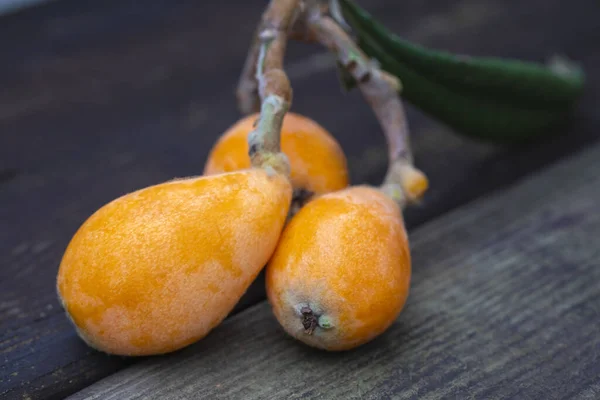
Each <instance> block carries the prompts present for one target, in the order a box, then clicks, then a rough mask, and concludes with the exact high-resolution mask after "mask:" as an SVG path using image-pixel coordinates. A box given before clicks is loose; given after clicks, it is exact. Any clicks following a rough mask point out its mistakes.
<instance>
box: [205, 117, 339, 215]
mask: <svg viewBox="0 0 600 400" xmlns="http://www.w3.org/2000/svg"><path fill="white" fill-rule="evenodd" d="M257 118H258V114H252V115H249V116H246V117H244V118H242V119H240V120H239V121H238V122H236V123H235V124H234V125H232V126H231V127H230V128H229V129H227V130H226V131H225V132H224V133H223V135H222V136H221V137H220V138H219V140H218V141H217V142H216V143H215V145H214V146H213V148H212V149H211V152H210V154H209V156H208V159H207V161H206V164H205V167H204V174H205V175H212V174H218V173H222V172H230V171H236V170H239V169H245V168H248V167H249V166H250V158H249V157H248V140H247V138H248V134H249V133H250V132H251V131H252V130H253V129H254V126H253V125H254V122H255V121H256V120H257ZM281 150H282V152H283V153H284V154H285V155H286V156H287V158H288V161H289V164H290V167H291V181H292V185H293V187H294V203H295V204H294V207H295V208H299V207H301V206H302V205H303V204H304V203H305V202H306V201H307V200H308V199H310V198H312V196H313V195H320V194H323V193H328V192H332V191H336V190H339V189H343V188H345V187H347V186H348V180H349V174H348V167H347V160H346V156H345V155H344V152H343V150H342V148H341V147H340V145H339V143H338V142H337V141H336V140H335V138H334V137H333V136H332V135H331V134H330V133H329V132H328V131H327V130H326V129H325V128H323V127H322V126H321V125H319V124H318V123H316V122H315V121H313V120H312V119H310V118H307V117H305V116H302V115H300V114H297V113H293V112H287V113H286V114H285V117H284V119H283V126H282V129H281Z"/></svg>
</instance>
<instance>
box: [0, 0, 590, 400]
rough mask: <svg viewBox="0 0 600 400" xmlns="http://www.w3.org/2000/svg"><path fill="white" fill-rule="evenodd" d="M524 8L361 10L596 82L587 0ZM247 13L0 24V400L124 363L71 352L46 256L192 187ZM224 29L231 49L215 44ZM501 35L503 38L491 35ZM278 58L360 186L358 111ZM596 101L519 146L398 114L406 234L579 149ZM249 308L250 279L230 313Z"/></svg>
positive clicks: (421, 33) (130, 6)
mask: <svg viewBox="0 0 600 400" xmlns="http://www.w3.org/2000/svg"><path fill="white" fill-rule="evenodd" d="M540 4H541V3H536V2H533V3H528V4H526V5H518V4H517V3H515V2H508V3H506V5H504V3H502V4H501V3H499V2H498V1H494V0H477V1H466V2H465V1H462V2H456V3H446V2H443V1H441V0H439V1H438V0H436V1H431V2H427V6H426V7H425V6H420V5H417V4H399V3H395V2H390V1H387V0H378V1H372V2H369V5H368V7H369V10H372V11H373V12H374V13H375V14H376V15H377V16H378V17H380V18H382V20H384V22H386V23H387V24H388V25H389V26H391V27H392V28H394V29H395V30H396V31H398V32H400V33H402V34H405V35H406V36H407V37H409V38H411V39H413V40H415V41H417V42H421V43H425V44H429V45H433V46H437V47H442V48H448V49H451V50H455V51H460V52H464V53H468V54H496V55H506V56H518V57H522V58H526V59H536V60H541V59H543V58H544V57H545V56H546V55H547V54H549V53H552V52H560V53H565V54H567V55H568V56H570V57H573V58H575V59H577V60H581V61H582V62H583V63H584V64H585V65H586V66H587V68H588V69H589V70H590V71H592V70H594V68H596V69H597V67H598V66H599V65H600V49H598V47H597V46H595V44H596V43H597V42H598V39H600V33H599V32H598V31H597V29H595V22H596V21H595V19H594V14H593V13H591V12H589V10H590V7H592V5H593V4H595V3H593V2H592V1H591V0H589V1H584V2H579V3H577V4H570V5H569V7H566V8H565V7H564V2H563V1H558V0H552V1H547V2H544V7H541V6H540ZM263 5H264V2H262V1H258V0H256V1H255V2H254V3H252V2H248V1H242V0H239V1H238V0H236V1H234V2H233V3H231V2H229V3H228V7H224V6H220V5H219V3H211V2H209V3H206V4H204V3H203V4H202V6H201V7H200V6H198V5H197V4H195V3H192V2H185V1H167V0H151V1H150V2H145V3H144V6H143V7H142V6H141V5H140V3H139V2H137V1H134V0H127V1H117V0H107V1H104V2H93V1H91V0H83V1H75V0H61V1H60V2H55V3H52V4H47V5H44V6H41V7H39V8H34V9H30V10H27V11H26V12H22V13H19V14H15V15H13V16H10V17H7V18H5V19H3V20H2V22H3V23H2V24H1V25H0V50H2V54H3V55H5V57H6V58H7V59H11V60H12V62H10V63H1V64H0V84H1V85H2V88H3V89H2V91H0V220H1V221H2V224H3V226H8V227H9V229H4V230H1V231H0V264H1V265H2V266H3V268H2V269H0V352H1V353H2V357H3V358H2V361H3V365H2V366H0V396H5V397H8V398H12V397H21V396H23V395H27V396H29V397H30V398H44V399H52V398H57V399H62V398H63V397H64V396H66V395H67V394H69V393H72V392H73V391H75V390H78V389H81V388H83V387H85V386H86V385H87V384H89V383H90V382H93V381H95V380H97V379H99V378H101V377H103V376H106V375H107V374H109V373H111V372H113V371H115V370H117V369H119V368H122V367H124V366H127V365H129V363H131V362H133V361H134V360H125V359H121V358H116V357H108V356H105V355H102V354H99V353H96V352H93V351H91V350H90V349H89V348H87V347H85V346H84V345H82V343H81V342H80V341H79V340H78V339H77V337H76V335H75V333H74V331H73V329H72V327H71V326H70V325H69V323H68V322H67V320H66V318H65V317H64V315H63V314H62V311H61V309H60V307H59V306H58V303H57V300H56V295H55V290H54V279H55V275H56V269H57V267H58V263H59V261H60V257H61V255H62V252H63V251H64V248H65V246H66V244H67V243H68V240H69V238H70V237H71V235H72V234H73V232H74V231H75V229H77V227H78V226H79V224H80V223H81V222H82V221H83V220H84V219H85V218H86V217H87V216H89V214H90V213H92V212H93V211H94V210H95V209H97V208H98V207H99V206H101V205H102V204H104V203H105V202H107V201H109V200H111V199H112V198H114V197H116V196H118V195H120V194H122V193H125V192H127V191H131V190H134V189H137V188H139V187H142V186H145V185H149V184H153V183H157V182H160V181H163V180H167V179H171V178H173V177H176V176H185V175H193V174H197V173H199V171H200V170H201V166H202V164H203V162H204V159H205V157H206V154H207V153H208V151H209V148H210V146H211V145H212V143H213V142H214V140H215V139H216V136H217V135H218V134H219V132H222V131H223V130H224V129H225V128H226V127H227V126H229V125H230V124H231V123H232V122H233V121H234V120H235V119H236V118H238V114H237V111H236V110H235V105H234V104H233V86H234V85H235V82H236V80H237V74H238V72H239V69H240V68H241V65H242V63H243V59H244V57H245V51H246V46H247V41H248V35H249V34H250V33H251V32H252V30H253V29H254V25H255V24H256V21H257V19H258V16H259V15H260V12H261V8H262V6H263ZM229 6H231V7H229ZM232 7H233V8H234V9H235V10H236V13H233V14H232V13H230V12H229V10H230V9H231V8H232ZM473 10H474V11H473ZM532 15H535V16H536V17H535V18H534V17H532ZM227 26H234V27H236V29H237V30H239V32H246V34H244V33H240V34H236V35H230V34H222V32H223V28H224V27H227ZM506 26H510V27H511V29H510V32H511V34H510V35H498V34H497V32H498V31H499V30H504V29H505V27H506ZM473 32H477V35H474V34H473ZM523 37H527V38H528V39H527V41H526V42H524V41H523V39H522V38H523ZM15 38H19V39H18V40H16V39H15ZM289 51H290V52H289V59H288V65H289V71H290V75H291V77H292V83H293V84H294V86H295V88H296V91H295V100H294V110H295V111H298V112H301V113H304V114H307V115H310V116H312V117H314V118H315V119H316V120H317V121H319V122H321V123H322V124H323V125H325V126H326V127H327V128H328V129H330V130H331V131H332V132H333V133H334V134H335V135H336V136H337V137H338V139H339V140H340V142H341V143H342V145H343V146H344V149H345V150H346V153H347V154H348V157H349V160H350V167H351V174H352V178H353V181H354V182H365V181H366V182H377V181H378V180H379V179H380V178H381V177H382V176H383V173H384V171H385V163H386V160H385V151H384V150H383V138H382V137H381V135H379V134H376V133H375V134H374V132H379V127H378V125H377V123H376V121H375V119H374V117H373V115H372V113H371V111H370V110H369V109H368V108H367V107H366V106H365V104H364V102H363V101H362V99H361V98H360V96H359V94H358V93H352V94H350V95H348V96H345V95H343V94H342V93H341V91H340V89H339V86H338V84H337V80H336V77H335V72H334V71H333V69H332V68H331V63H330V62H328V61H327V59H326V58H324V57H322V55H321V54H322V53H320V50H318V49H315V48H313V47H308V46H301V45H294V46H290V50H289ZM207 54H210V55H211V57H207ZM324 60H325V61H324ZM599 89H600V81H599V77H598V76H596V75H590V83H589V87H588V92H587V93H586V96H585V98H584V101H583V102H582V107H581V108H580V111H579V112H578V115H577V116H576V120H575V124H574V125H573V128H572V132H570V133H569V136H568V137H563V138H561V139H557V140H553V141H552V142H548V143H545V144H542V145H540V146H539V147H536V148H524V149H512V150H505V149H498V148H494V147H492V146H486V145H481V144H476V143H473V142H470V141H467V140H464V139H462V138H460V137H456V136H454V135H452V134H451V133H450V132H448V131H447V130H446V129H445V128H444V127H442V126H440V125H439V124H437V123H435V122H434V121H431V120H429V119H427V118H426V117H424V116H423V115H421V114H420V113H419V112H417V111H416V110H414V109H409V116H410V118H411V125H412V127H413V130H414V133H415V139H414V145H415V153H416V158H417V161H418V162H419V165H420V166H421V167H422V168H423V169H424V170H426V171H427V173H428V174H429V175H430V178H431V182H432V190H431V192H430V193H429V195H428V197H427V198H426V199H425V201H424V204H423V206H422V207H421V208H418V209H414V210H411V211H410V212H409V213H408V215H407V220H408V225H409V227H410V228H413V227H416V226H418V225H420V224H422V223H423V222H425V221H428V220H430V219H432V218H433V217H435V216H438V215H441V214H443V213H444V212H446V211H447V210H449V209H452V208H453V207H456V206H457V205H460V204H463V203H464V202H467V201H471V200H473V199H475V198H477V197H478V196H480V195H482V194H484V193H487V192H489V191H490V190H496V189H498V188H501V187H502V186H503V185H506V184H508V183H510V182H512V181H514V180H515V179H518V178H519V177H521V176H523V175H525V174H527V173H529V172H531V171H533V170H536V169H539V168H541V167H543V166H545V165H547V164H548V163H549V162H551V161H553V160H556V159H557V158H559V157H561V156H563V155H565V154H567V153H568V152H571V151H573V150H575V149H577V148H580V147H582V146H585V145H586V144H588V143H590V142H591V141H595V140H596V139H597V136H598V126H599V121H598V115H597V114H596V107H595V105H596V104H597V101H598V99H599V97H598V94H599V93H600V90H599ZM334 107H335V108H334ZM32 294H34V295H32ZM263 296H264V291H263V287H262V276H261V277H260V278H259V279H258V280H257V282H256V284H255V285H254V286H253V287H252V288H251V290H250V291H249V292H248V293H247V296H245V298H244V299H243V301H242V302H241V303H240V304H239V307H238V310H241V309H244V308H245V307H247V306H248V305H251V304H255V303H256V302H257V301H259V300H260V299H261V298H263Z"/></svg>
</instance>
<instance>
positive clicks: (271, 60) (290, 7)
mask: <svg viewBox="0 0 600 400" xmlns="http://www.w3.org/2000/svg"><path fill="white" fill-rule="evenodd" d="M299 11H301V7H300V0H271V1H270V2H269V5H268V6H267V8H266V10H265V11H264V13H263V15H262V18H261V22H260V24H259V25H258V27H257V28H256V31H255V32H254V34H253V36H252V43H251V45H250V50H249V51H248V54H247V56H246V61H245V63H244V67H243V68H242V73H241V75H240V78H239V81H238V85H237V89H236V97H237V103H238V108H239V110H240V112H242V113H243V114H245V115H249V114H253V113H255V112H258V111H259V110H260V108H261V107H260V104H261V100H264V95H261V93H260V90H261V84H263V83H264V81H263V82H261V79H263V77H260V76H259V75H262V73H259V71H258V67H259V64H260V63H261V61H260V57H261V54H263V55H264V53H262V51H263V50H265V49H264V47H265V44H267V46H268V44H269V42H271V40H273V41H275V43H274V46H273V47H272V48H271V50H270V54H269V55H268V57H267V58H265V59H263V61H262V63H264V62H266V65H265V64H263V65H265V69H266V70H267V69H278V70H280V71H282V72H283V56H284V53H285V47H286V42H287V40H286V39H287V35H288V32H289V31H290V27H291V26H292V25H293V23H294V21H295V20H297V18H298V16H299V14H300V13H299ZM280 79H281V78H280ZM263 89H264V88H263ZM287 91H289V92H291V88H290V89H288V90H286V92H287Z"/></svg>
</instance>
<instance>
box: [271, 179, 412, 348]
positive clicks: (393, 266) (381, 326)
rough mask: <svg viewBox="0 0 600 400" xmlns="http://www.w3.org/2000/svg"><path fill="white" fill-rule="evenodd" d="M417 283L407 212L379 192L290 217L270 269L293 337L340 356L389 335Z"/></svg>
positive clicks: (339, 198)
mask: <svg viewBox="0 0 600 400" xmlns="http://www.w3.org/2000/svg"><path fill="white" fill-rule="evenodd" d="M410 278H411V257H410V251H409V243H408V239H407V233H406V230H405V226H404V221H403V217H402V213H401V209H400V207H399V206H398V204H397V203H396V202H394V201H393V200H392V199H391V198H389V197H388V196H386V195H385V194H383V193H382V192H381V191H379V190H377V189H375V188H371V187H368V186H352V187H348V188H346V189H343V190H340V191H337V192H333V193H328V194H324V195H322V196H320V197H318V198H316V199H315V200H313V201H311V202H310V203H308V204H307V205H305V206H304V207H303V208H302V209H300V211H299V212H298V213H297V214H296V215H295V216H294V217H292V218H291V220H290V221H289V222H288V225H287V226H286V227H285V228H284V230H283V233H282V235H281V238H280V240H279V243H278V245H277V248H276V250H275V253H274V254H273V256H272V257H271V259H270V261H269V263H268V264H267V267H266V290H267V296H268V300H269V302H270V304H271V306H272V309H273V312H274V315H275V317H276V318H277V320H278V322H279V323H280V325H281V326H282V327H283V329H284V330H285V331H286V332H287V333H288V334H289V335H290V336H292V337H294V338H296V339H298V340H300V341H301V342H303V343H305V344H307V345H309V346H312V347H316V348H320V349H325V350H330V351H340V350H348V349H352V348H355V347H357V346H360V345H362V344H364V343H367V342H369V341H371V340H372V339H374V338H375V337H377V336H378V335H380V334H382V333H383V332H384V331H386V330H387V329H388V327H389V326H390V325H391V324H392V323H393V322H394V320H395V319H396V318H397V317H398V316H399V314H400V312H401V311H402V309H403V308H404V306H405V303H406V301H407V298H408V294H409V287H410Z"/></svg>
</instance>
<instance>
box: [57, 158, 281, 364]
mask: <svg viewBox="0 0 600 400" xmlns="http://www.w3.org/2000/svg"><path fill="white" fill-rule="evenodd" d="M291 195H292V187H291V184H290V182H289V180H288V179H287V178H285V177H283V176H280V175H277V174H268V173H267V172H265V171H264V170H262V169H249V170H245V171H238V172H232V173H226V174H220V175H214V176H210V177H194V178H187V179H181V180H175V181H170V182H166V183H163V184H158V185H155V186H150V187H147V188H144V189H141V190H138V191H136V192H133V193H130V194H127V195H124V196H122V197H120V198H118V199H116V200H114V201H112V202H110V203H108V204H106V205H105V206H104V207H102V208H100V209H99V210H98V211H96V212H95V213H94V214H93V215H92V216H91V217H90V218H89V219H88V220H86V221H85V222H84V223H83V225H82V226H81V227H80V228H79V230H78V231H77V232H76V233H75V235H74V237H73V238H72V240H71V242H70V243H69V245H68V247H67V249H66V252H65V254H64V256H63V259H62V261H61V264H60V268H59V271H58V277H57V290H58V294H59V298H60V299H61V301H62V303H63V305H64V307H65V309H66V311H67V314H68V316H69V317H70V319H71V320H72V322H73V323H74V324H75V326H76V328H77V331H78V333H79V335H80V336H81V337H82V338H83V339H84V340H85V341H86V342H87V343H88V344H89V345H90V346H92V347H94V348H96V349H98V350H101V351H104V352H107V353H111V354H118V355H127V356H137V355H153V354H161V353H167V352H171V351H174V350H178V349H180V348H183V347H185V346H187V345H189V344H191V343H193V342H195V341H197V340H199V339H201V338H203V337H204V336H205V335H207V334H208V333H209V332H210V331H211V330H212V329H213V328H214V327H216V326H217V325H218V324H219V323H220V322H221V321H222V320H223V319H224V318H225V317H226V316H227V314H228V313H229V312H230V311H231V310H232V309H233V307H234V306H235V304H236V303H237V302H238V300H239V299H240V298H241V296H242V295H243V294H244V292H245V291H246V290H247V288H248V287H249V285H250V284H251V282H252V281H253V280H254V279H255V278H256V276H257V275H258V273H259V272H260V270H261V269H262V268H263V266H264V265H265V264H266V262H267V260H268V259H269V258H270V256H271V255H272V253H273V251H274V249H275V246H276V244H277V241H278V238H279V235H280V233H281V230H282V228H283V225H284V222H285V219H286V215H287V213H288V208H289V203H290V200H291Z"/></svg>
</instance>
